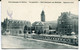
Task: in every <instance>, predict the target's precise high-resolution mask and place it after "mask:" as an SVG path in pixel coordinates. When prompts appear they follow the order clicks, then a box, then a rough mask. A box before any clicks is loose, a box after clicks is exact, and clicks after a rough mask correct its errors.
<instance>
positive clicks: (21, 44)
mask: <svg viewBox="0 0 80 50" xmlns="http://www.w3.org/2000/svg"><path fill="white" fill-rule="evenodd" d="M1 37H2V43H1V45H2V48H28V49H30V48H31V49H74V48H75V47H71V46H65V45H58V44H55V43H49V42H44V41H39V40H34V39H29V38H26V39H24V38H23V37H18V36H11V35H2V36H1Z"/></svg>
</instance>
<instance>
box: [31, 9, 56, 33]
mask: <svg viewBox="0 0 80 50" xmlns="http://www.w3.org/2000/svg"><path fill="white" fill-rule="evenodd" d="M32 27H33V28H34V29H33V30H35V32H36V33H38V34H49V31H50V30H51V31H52V30H56V27H57V22H56V21H45V13H44V11H43V10H42V12H41V21H35V22H34V23H33V24H32Z"/></svg>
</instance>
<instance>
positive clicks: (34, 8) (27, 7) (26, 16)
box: [1, 0, 78, 23]
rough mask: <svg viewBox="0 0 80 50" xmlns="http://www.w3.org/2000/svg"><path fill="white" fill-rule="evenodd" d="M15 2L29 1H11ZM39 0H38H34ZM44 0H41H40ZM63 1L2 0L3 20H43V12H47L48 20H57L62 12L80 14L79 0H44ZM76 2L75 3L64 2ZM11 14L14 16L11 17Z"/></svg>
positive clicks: (46, 17)
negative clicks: (79, 9) (79, 8)
mask: <svg viewBox="0 0 80 50" xmlns="http://www.w3.org/2000/svg"><path fill="white" fill-rule="evenodd" d="M9 1H11V2H13V1H15V2H22V1H24V2H27V3H9ZM34 1H38V0H34ZM40 1H42V0H39V1H38V2H40ZM57 1H58V2H61V3H29V2H33V1H32V0H2V12H1V13H2V14H1V15H2V17H1V21H4V19H5V18H8V19H15V20H26V21H30V22H31V23H33V22H35V21H40V20H41V12H42V10H44V12H45V20H46V21H54V20H57V19H58V17H59V16H60V15H61V12H69V11H70V12H71V13H73V14H75V15H78V1H77V0H67V1H65V0H44V2H57ZM63 2H74V3H63ZM10 14H12V16H11V17H10Z"/></svg>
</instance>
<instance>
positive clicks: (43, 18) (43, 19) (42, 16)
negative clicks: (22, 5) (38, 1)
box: [41, 10, 45, 22]
mask: <svg viewBox="0 0 80 50" xmlns="http://www.w3.org/2000/svg"><path fill="white" fill-rule="evenodd" d="M41 21H42V22H45V14H44V11H43V10H42V12H41Z"/></svg>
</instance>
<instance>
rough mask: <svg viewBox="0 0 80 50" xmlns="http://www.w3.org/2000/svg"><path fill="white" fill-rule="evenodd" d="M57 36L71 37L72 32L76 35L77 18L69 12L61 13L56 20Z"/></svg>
mask: <svg viewBox="0 0 80 50" xmlns="http://www.w3.org/2000/svg"><path fill="white" fill-rule="evenodd" d="M57 31H58V34H62V35H71V33H72V32H75V34H78V16H77V15H74V14H71V13H70V12H63V13H61V16H59V18H58V24H57Z"/></svg>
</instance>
